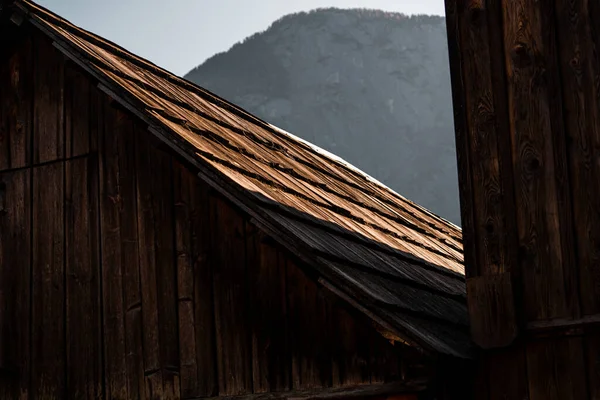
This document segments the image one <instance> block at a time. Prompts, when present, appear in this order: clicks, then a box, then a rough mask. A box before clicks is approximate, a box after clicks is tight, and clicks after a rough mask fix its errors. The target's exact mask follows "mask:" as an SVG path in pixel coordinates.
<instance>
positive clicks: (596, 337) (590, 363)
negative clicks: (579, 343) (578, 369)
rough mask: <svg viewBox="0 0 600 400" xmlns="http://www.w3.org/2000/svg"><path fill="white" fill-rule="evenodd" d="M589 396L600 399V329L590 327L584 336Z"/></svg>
mask: <svg viewBox="0 0 600 400" xmlns="http://www.w3.org/2000/svg"><path fill="white" fill-rule="evenodd" d="M583 340H584V347H583V348H584V354H585V355H586V367H587V378H588V385H589V398H590V399H594V400H595V399H600V330H598V328H597V327H596V328H595V329H594V328H592V329H589V330H588V331H587V332H586V334H585V336H584V339H583Z"/></svg>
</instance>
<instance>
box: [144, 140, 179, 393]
mask: <svg viewBox="0 0 600 400" xmlns="http://www.w3.org/2000/svg"><path fill="white" fill-rule="evenodd" d="M137 137H138V142H141V141H148V142H149V143H150V144H152V142H153V141H150V139H154V138H153V137H151V135H150V134H149V133H148V132H140V133H139V134H138V136H137ZM157 145H158V143H157V142H154V145H153V146H150V147H149V150H150V151H151V153H150V157H151V159H152V164H153V169H152V170H148V172H150V171H152V175H150V174H148V175H147V176H146V179H151V180H152V181H153V189H152V191H153V201H154V209H155V212H154V216H155V219H154V221H155V224H156V225H155V226H154V229H155V232H156V267H157V271H156V272H157V279H158V281H157V290H158V307H159V308H158V313H159V327H160V348H161V366H162V368H163V369H165V373H164V377H163V379H164V386H165V391H166V392H167V395H168V398H173V397H172V396H174V394H175V393H178V392H179V376H178V375H177V374H173V373H172V372H173V371H178V370H179V332H178V319H177V271H176V268H175V247H174V244H175V238H174V231H173V229H174V226H175V223H174V216H173V179H172V176H173V175H172V165H171V164H172V162H171V157H170V155H169V154H167V153H166V152H164V151H160V150H159V149H157V147H156V146H157ZM138 176H139V175H138Z"/></svg>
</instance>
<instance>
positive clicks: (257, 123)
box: [14, 0, 471, 357]
mask: <svg viewBox="0 0 600 400" xmlns="http://www.w3.org/2000/svg"><path fill="white" fill-rule="evenodd" d="M14 5H15V6H16V7H15V9H16V10H19V12H21V13H23V14H24V16H25V18H26V19H28V20H29V21H30V22H31V23H32V24H34V25H35V26H37V27H38V28H39V29H40V30H42V31H43V32H45V33H46V34H47V35H48V36H49V37H50V38H51V39H52V40H53V41H54V44H55V46H56V47H57V48H58V49H59V50H61V51H62V52H63V53H65V54H66V55H67V56H68V57H70V58H71V59H72V60H73V61H74V62H76V63H77V64H79V65H80V66H81V67H83V68H84V69H85V70H86V71H87V72H88V73H89V74H90V75H91V77H92V78H93V79H96V80H97V81H98V82H99V87H100V89H102V90H104V91H105V92H107V93H108V94H109V95H111V97H113V98H114V99H116V100H117V101H119V102H121V103H122V105H123V106H125V107H127V108H128V109H129V110H130V111H131V112H132V113H134V114H135V115H137V116H138V117H139V118H141V119H142V120H143V121H145V122H146V123H147V124H148V125H149V129H150V131H151V132H153V133H154V134H156V135H158V136H159V137H161V139H162V140H164V141H165V142H166V143H168V144H170V145H171V147H173V148H174V149H175V150H176V151H177V152H178V153H179V155H180V156H182V157H184V158H185V159H186V160H187V161H188V162H191V163H193V165H195V166H197V167H198V169H199V170H200V171H201V173H200V175H201V177H203V178H204V179H205V180H206V181H207V182H208V183H210V184H212V185H213V186H214V187H216V188H217V189H219V190H221V191H222V192H223V193H224V194H226V195H227V196H228V197H229V198H230V199H232V200H233V201H234V202H236V203H237V204H239V205H240V206H241V207H242V208H244V209H245V210H246V211H248V212H249V213H250V215H251V216H253V218H254V222H255V223H257V224H258V225H260V226H261V227H262V228H263V229H265V230H267V231H268V232H269V233H271V234H272V235H273V236H274V238H275V239H277V240H279V241H280V242H281V243H282V244H283V245H284V246H286V247H287V248H288V249H290V250H291V251H293V252H294V253H296V255H297V256H299V257H300V258H302V259H303V260H305V261H307V263H308V264H309V265H311V266H313V267H314V268H315V270H316V271H317V272H318V273H319V275H320V276H321V277H322V283H323V284H325V285H328V286H331V287H332V288H333V290H335V291H336V292H338V293H339V295H340V296H342V297H344V298H346V300H347V301H349V302H351V303H352V304H354V305H355V306H356V307H357V308H359V309H360V310H361V311H363V312H364V313H366V314H367V315H369V316H370V317H371V318H373V319H374V320H375V321H377V323H378V324H379V325H380V326H384V327H386V329H387V330H389V331H392V332H395V333H397V334H398V335H399V336H400V337H402V338H403V339H404V340H407V341H410V342H413V343H416V344H418V345H419V346H422V347H423V348H425V349H429V350H434V351H437V352H441V353H445V354H450V355H454V356H460V357H466V356H468V354H469V350H470V346H471V344H470V341H469V338H468V336H469V335H468V318H467V310H466V295H465V279H464V269H463V254H462V243H461V231H460V229H459V228H458V227H456V226H454V225H453V224H451V223H449V222H447V221H445V220H444V219H442V218H440V217H437V216H435V215H434V214H432V213H431V212H429V211H427V210H425V209H424V208H423V207H420V206H419V205H417V204H415V203H412V202H410V201H409V200H407V199H405V198H403V197H402V196H400V195H398V194H396V193H394V192H393V191H392V190H390V189H388V188H386V187H385V186H383V185H382V184H380V183H378V182H376V181H375V180H374V179H372V178H370V177H368V176H367V175H366V174H364V173H362V172H360V171H358V170H357V169H355V168H354V167H352V166H350V165H348V164H346V163H344V162H343V161H341V160H339V159H337V158H336V157H334V156H332V155H329V154H327V153H326V152H324V151H322V150H321V149H318V148H316V147H315V146H312V145H310V144H308V143H306V142H304V141H302V140H300V139H298V138H296V137H295V136H293V135H291V134H289V133H287V132H284V131H282V130H280V129H278V128H276V127H274V126H272V125H270V124H268V123H266V122H264V121H262V120H260V119H258V118H256V117H255V116H253V115H251V114H249V113H247V112H246V111H244V110H242V109H241V108H239V107H237V106H235V105H233V104H231V103H229V102H227V101H225V100H223V99H221V98H219V97H217V96H215V95H214V94H212V93H210V92H208V91H207V90H205V89H202V88H201V87H198V86H196V85H194V84H192V83H190V82H188V81H186V80H184V79H181V78H179V77H177V76H175V75H173V74H171V73H169V72H167V71H165V70H163V69H161V68H159V67H157V66H155V65H154V64H152V63H150V62H148V61H146V60H144V59H142V58H140V57H137V56H136V55H134V54H131V53H130V52H128V51H126V50H124V49H123V48H121V47H119V46H117V45H115V44H113V43H111V42H109V41H107V40H105V39H103V38H101V37H99V36H96V35H94V34H91V33H89V32H86V31H84V30H82V29H80V28H78V27H76V26H74V25H72V24H71V23H69V22H68V21H66V20H64V19H62V18H60V17H58V16H57V15H55V14H53V13H51V12H49V11H48V10H46V9H43V8H42V7H40V6H38V5H36V4H34V3H32V2H30V1H25V0H19V1H15V2H14ZM365 140H368V133H365ZM398 173H402V171H398Z"/></svg>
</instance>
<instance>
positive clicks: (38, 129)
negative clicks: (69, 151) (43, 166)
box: [33, 34, 64, 163]
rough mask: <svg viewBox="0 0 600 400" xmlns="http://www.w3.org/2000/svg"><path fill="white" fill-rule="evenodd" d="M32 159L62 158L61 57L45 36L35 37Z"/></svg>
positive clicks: (62, 98) (62, 69)
mask: <svg viewBox="0 0 600 400" xmlns="http://www.w3.org/2000/svg"><path fill="white" fill-rule="evenodd" d="M34 53H35V62H34V70H35V79H34V82H35V84H34V98H35V101H34V107H33V118H34V125H33V143H34V144H33V151H34V154H33V162H34V163H44V162H48V161H53V160H57V159H61V158H62V157H64V154H63V151H64V129H63V126H64V125H63V123H64V119H63V111H64V107H63V102H64V93H63V89H64V85H63V84H64V79H63V78H64V57H63V55H62V54H60V53H59V52H58V50H56V49H55V48H54V47H53V46H52V43H51V42H50V40H49V39H48V38H46V37H45V36H42V34H36V35H35V36H34Z"/></svg>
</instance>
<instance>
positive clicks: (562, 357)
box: [527, 337, 589, 400]
mask: <svg viewBox="0 0 600 400" xmlns="http://www.w3.org/2000/svg"><path fill="white" fill-rule="evenodd" d="M527 376H528V377H529V396H530V397H529V398H530V399H531V400H542V399H544V400H560V399H573V400H583V399H588V398H589V397H588V388H587V377H586V371H585V360H584V354H583V347H582V338H580V337H575V338H563V339H554V340H552V341H538V342H533V343H529V344H528V345H527Z"/></svg>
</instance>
